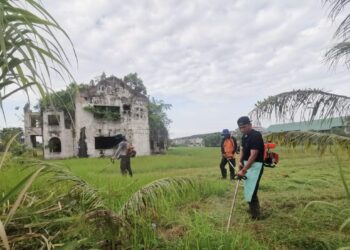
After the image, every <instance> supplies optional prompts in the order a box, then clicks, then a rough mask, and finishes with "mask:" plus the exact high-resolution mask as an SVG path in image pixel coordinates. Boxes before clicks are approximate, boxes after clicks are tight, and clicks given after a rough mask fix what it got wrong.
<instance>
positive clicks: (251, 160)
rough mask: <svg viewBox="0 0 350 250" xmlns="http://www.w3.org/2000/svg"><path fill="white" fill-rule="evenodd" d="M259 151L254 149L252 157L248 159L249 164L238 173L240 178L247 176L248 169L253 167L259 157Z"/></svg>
mask: <svg viewBox="0 0 350 250" xmlns="http://www.w3.org/2000/svg"><path fill="white" fill-rule="evenodd" d="M258 153H259V150H257V149H252V150H250V156H249V158H248V161H247V163H246V164H245V165H244V166H243V168H242V169H241V170H240V171H239V172H238V173H237V174H238V176H245V174H246V173H247V171H248V169H249V168H250V167H251V166H252V165H253V163H254V161H255V159H256V157H258Z"/></svg>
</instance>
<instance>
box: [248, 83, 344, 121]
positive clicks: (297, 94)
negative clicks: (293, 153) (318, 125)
mask: <svg viewBox="0 0 350 250" xmlns="http://www.w3.org/2000/svg"><path fill="white" fill-rule="evenodd" d="M249 115H250V117H251V118H252V119H253V120H254V119H256V120H258V121H259V120H261V119H272V118H275V119H276V120H278V121H286V120H290V121H293V120H294V118H296V117H297V116H299V117H300V119H301V120H311V121H312V120H314V119H315V118H320V119H325V118H331V117H336V116H340V117H349V116H350V97H348V96H343V95H337V94H332V93H327V92H324V91H322V90H319V89H305V90H301V89H299V90H293V91H289V92H284V93H281V94H278V95H275V96H270V97H268V98H266V99H264V100H263V101H258V102H257V103H256V104H255V108H254V109H253V110H252V111H251V112H250V113H249Z"/></svg>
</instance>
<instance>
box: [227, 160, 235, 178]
mask: <svg viewBox="0 0 350 250" xmlns="http://www.w3.org/2000/svg"><path fill="white" fill-rule="evenodd" d="M229 161H230V162H229V164H228V165H229V169H230V179H231V180H233V178H234V177H235V169H234V167H235V166H236V161H235V159H233V158H231V159H229ZM230 163H231V164H230ZM232 166H233V167H232Z"/></svg>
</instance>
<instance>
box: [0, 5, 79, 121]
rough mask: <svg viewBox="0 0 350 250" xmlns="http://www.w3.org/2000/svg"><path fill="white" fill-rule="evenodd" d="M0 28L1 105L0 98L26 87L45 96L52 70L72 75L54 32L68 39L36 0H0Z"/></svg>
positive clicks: (61, 74) (65, 55)
mask: <svg viewBox="0 0 350 250" xmlns="http://www.w3.org/2000/svg"><path fill="white" fill-rule="evenodd" d="M23 6H25V7H23ZM0 31H1V32H0V54H1V59H0V66H1V74H0V106H1V108H2V105H1V103H2V101H3V100H5V99H6V98H8V97H9V96H11V95H13V94H14V93H16V92H18V91H25V92H27V89H28V88H29V87H30V88H33V87H34V88H36V89H37V90H39V92H40V94H41V95H42V96H44V95H45V93H47V92H48V90H49V86H48V85H47V82H50V79H51V75H52V73H53V72H56V73H58V74H59V75H60V76H61V77H62V78H66V77H65V76H64V75H65V74H67V75H68V77H70V78H72V75H71V74H70V71H69V70H68V67H67V64H69V63H70V61H69V59H68V56H67V54H66V52H65V51H64V49H63V47H62V46H61V44H60V42H59V40H58V38H57V37H56V35H57V34H58V33H61V34H63V35H64V36H65V37H66V38H67V39H68V40H69V41H70V39H69V37H68V35H67V33H66V32H65V31H64V30H63V29H62V27H61V26H60V25H59V24H58V23H57V22H56V21H55V19H54V18H53V17H52V16H51V15H50V14H49V13H48V12H47V11H46V10H45V9H44V8H43V7H42V6H41V5H40V4H39V3H37V1H35V0H2V1H0ZM72 48H73V45H72ZM73 52H74V54H75V51H74V48H73ZM4 117H5V115H4ZM5 119H6V117H5Z"/></svg>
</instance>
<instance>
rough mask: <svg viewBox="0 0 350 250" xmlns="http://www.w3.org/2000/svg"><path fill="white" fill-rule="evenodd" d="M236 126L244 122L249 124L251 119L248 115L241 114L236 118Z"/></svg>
mask: <svg viewBox="0 0 350 250" xmlns="http://www.w3.org/2000/svg"><path fill="white" fill-rule="evenodd" d="M237 124H238V127H239V126H243V125H246V124H251V120H250V119H249V117H248V116H242V117H240V118H239V119H238V120H237Z"/></svg>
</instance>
